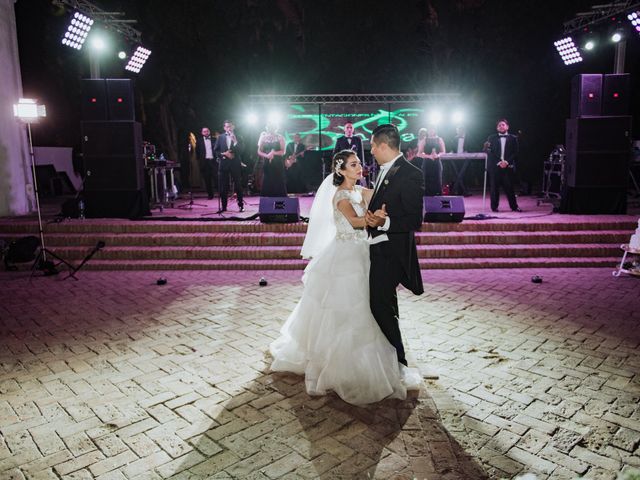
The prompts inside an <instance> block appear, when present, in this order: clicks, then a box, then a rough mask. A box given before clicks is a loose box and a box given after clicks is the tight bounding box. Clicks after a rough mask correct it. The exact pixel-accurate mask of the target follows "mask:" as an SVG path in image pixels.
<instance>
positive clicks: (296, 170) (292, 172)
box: [284, 133, 307, 193]
mask: <svg viewBox="0 0 640 480" xmlns="http://www.w3.org/2000/svg"><path fill="white" fill-rule="evenodd" d="M306 151H307V147H305V145H304V143H302V138H300V134H299V133H296V134H294V135H293V141H292V142H289V143H288V144H287V147H286V148H285V151H284V166H285V175H286V177H287V192H293V193H301V192H303V191H304V181H303V179H302V168H301V166H300V164H299V163H298V161H299V160H300V159H301V158H302V156H303V155H304V152H306Z"/></svg>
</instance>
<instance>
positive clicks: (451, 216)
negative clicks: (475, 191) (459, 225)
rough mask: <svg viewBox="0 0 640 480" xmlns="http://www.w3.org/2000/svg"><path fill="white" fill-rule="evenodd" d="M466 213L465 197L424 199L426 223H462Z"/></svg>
mask: <svg viewBox="0 0 640 480" xmlns="http://www.w3.org/2000/svg"><path fill="white" fill-rule="evenodd" d="M464 213H465V210H464V197H453V196H450V197H442V196H440V197H424V221H425V222H430V223H438V222H461V221H462V219H463V218H464Z"/></svg>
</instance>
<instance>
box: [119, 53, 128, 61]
mask: <svg viewBox="0 0 640 480" xmlns="http://www.w3.org/2000/svg"><path fill="white" fill-rule="evenodd" d="M118 58H119V59H120V60H124V59H125V58H127V54H126V53H125V52H123V51H120V52H118Z"/></svg>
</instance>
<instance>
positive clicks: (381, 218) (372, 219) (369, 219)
mask: <svg viewBox="0 0 640 480" xmlns="http://www.w3.org/2000/svg"><path fill="white" fill-rule="evenodd" d="M387 216H388V215H387V206H386V205H385V204H383V205H382V208H379V209H378V210H376V211H375V212H371V211H370V210H367V211H366V212H365V214H364V221H365V223H366V224H367V227H372V228H375V227H381V226H382V225H384V222H385V221H386V219H387Z"/></svg>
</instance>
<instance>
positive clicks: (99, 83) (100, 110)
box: [81, 78, 108, 122]
mask: <svg viewBox="0 0 640 480" xmlns="http://www.w3.org/2000/svg"><path fill="white" fill-rule="evenodd" d="M81 112H82V120H83V121H85V122H92V121H94V122H95V121H105V120H108V116H107V88H106V85H105V83H104V79H102V78H96V79H83V80H82V106H81Z"/></svg>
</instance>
